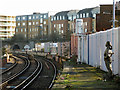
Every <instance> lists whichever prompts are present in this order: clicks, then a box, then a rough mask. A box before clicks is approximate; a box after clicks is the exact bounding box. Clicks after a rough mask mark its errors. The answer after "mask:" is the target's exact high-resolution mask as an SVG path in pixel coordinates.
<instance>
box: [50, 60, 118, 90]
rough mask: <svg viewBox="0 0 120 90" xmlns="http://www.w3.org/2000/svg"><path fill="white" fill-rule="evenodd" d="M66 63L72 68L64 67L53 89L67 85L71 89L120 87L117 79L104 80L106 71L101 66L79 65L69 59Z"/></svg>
mask: <svg viewBox="0 0 120 90" xmlns="http://www.w3.org/2000/svg"><path fill="white" fill-rule="evenodd" d="M64 64H66V65H67V66H71V68H70V69H68V72H66V71H64V69H63V71H62V74H61V75H60V77H57V80H56V81H55V83H56V84H55V85H54V86H53V88H52V89H53V90H56V89H57V90H59V89H60V88H66V87H67V88H71V89H75V88H79V89H80V88H81V89H82V88H83V89H114V88H116V89H117V88H119V87H120V85H119V84H118V83H116V82H115V81H112V80H111V81H103V74H105V73H106V72H104V71H102V70H100V69H99V68H95V67H92V66H89V65H87V64H81V65H78V64H76V63H74V62H69V61H67V62H65V63H64ZM68 73H69V74H68ZM61 78H64V79H61Z"/></svg>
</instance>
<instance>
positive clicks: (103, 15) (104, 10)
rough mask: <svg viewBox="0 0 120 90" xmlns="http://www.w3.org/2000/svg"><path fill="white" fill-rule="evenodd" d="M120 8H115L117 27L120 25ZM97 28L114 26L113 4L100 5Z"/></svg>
mask: <svg viewBox="0 0 120 90" xmlns="http://www.w3.org/2000/svg"><path fill="white" fill-rule="evenodd" d="M119 13H120V10H115V18H116V20H118V22H116V27H118V26H120V23H119V21H120V14H119ZM96 20H97V22H96V28H97V29H96V30H97V31H104V30H107V29H110V28H112V20H113V5H100V14H97V19H96Z"/></svg>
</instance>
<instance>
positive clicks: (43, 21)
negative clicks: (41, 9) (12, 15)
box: [15, 13, 48, 39]
mask: <svg viewBox="0 0 120 90" xmlns="http://www.w3.org/2000/svg"><path fill="white" fill-rule="evenodd" d="M15 33H16V35H17V34H22V35H23V36H24V37H25V38H26V39H33V38H35V37H38V36H39V37H43V36H45V35H48V13H33V14H31V15H21V16H16V32H15Z"/></svg>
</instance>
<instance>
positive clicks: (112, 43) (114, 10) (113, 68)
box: [112, 0, 115, 72]
mask: <svg viewBox="0 0 120 90" xmlns="http://www.w3.org/2000/svg"><path fill="white" fill-rule="evenodd" d="M114 28H115V0H113V30H112V46H113V49H112V52H114ZM112 60H113V61H114V56H112ZM112 70H113V72H114V62H112Z"/></svg>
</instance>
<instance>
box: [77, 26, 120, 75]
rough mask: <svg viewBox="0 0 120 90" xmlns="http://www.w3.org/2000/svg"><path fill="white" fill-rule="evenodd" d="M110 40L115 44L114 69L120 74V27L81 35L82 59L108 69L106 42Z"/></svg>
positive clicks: (114, 71) (115, 72)
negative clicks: (105, 60) (106, 64)
mask: <svg viewBox="0 0 120 90" xmlns="http://www.w3.org/2000/svg"><path fill="white" fill-rule="evenodd" d="M107 41H110V42H111V44H112V46H113V52H114V55H113V56H112V60H113V61H112V69H113V73H114V74H119V75H120V70H119V68H120V55H118V54H120V47H119V46H120V28H115V29H110V30H107V31H101V32H97V33H94V34H89V35H86V36H82V37H80V43H79V44H80V53H79V54H80V60H81V62H84V63H87V64H89V65H92V66H94V67H100V68H101V69H102V70H104V71H107V69H106V66H105V62H104V51H105V48H106V47H105V44H106V42H107Z"/></svg>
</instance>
